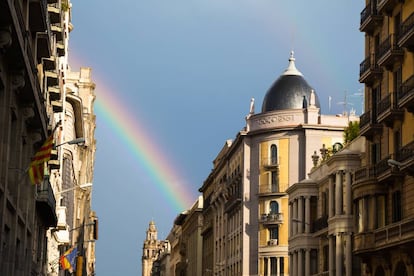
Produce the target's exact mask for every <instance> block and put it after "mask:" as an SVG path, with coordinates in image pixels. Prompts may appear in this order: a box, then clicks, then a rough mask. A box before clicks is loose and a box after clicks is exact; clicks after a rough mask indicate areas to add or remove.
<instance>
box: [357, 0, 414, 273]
mask: <svg viewBox="0 0 414 276" xmlns="http://www.w3.org/2000/svg"><path fill="white" fill-rule="evenodd" d="M365 3H366V6H365V8H364V9H363V10H362V11H361V18H360V31H361V32H364V33H365V47H364V54H365V56H364V60H363V61H362V62H361V64H360V75H359V76H360V78H359V81H360V82H361V83H364V84H365V110H366V112H365V113H364V114H362V115H361V123H360V134H361V135H363V136H365V138H366V139H367V142H366V149H367V154H366V158H365V160H364V163H363V165H364V166H363V167H362V168H361V169H359V170H357V171H356V172H355V182H354V184H353V194H354V202H355V205H354V208H355V213H356V216H357V217H358V221H357V222H356V225H355V226H356V229H355V232H356V233H355V241H354V244H355V247H354V251H353V253H354V254H355V255H356V256H358V257H360V258H361V259H362V263H363V264H362V272H361V273H362V275H412V274H413V273H414V270H413V265H412V260H413V258H414V255H413V253H412V250H410V249H408V248H412V246H413V245H414V235H413V231H412V229H413V226H414V205H413V204H414V203H413V202H414V200H413V199H414V189H413V188H412V187H414V186H413V184H414V178H413V168H414V159H413V156H414V128H413V127H412V126H413V125H414V116H413V110H414V108H413V107H414V100H413V99H414V81H413V80H414V67H413V66H414V62H413V60H414V59H413V49H414V47H413V46H414V43H413V41H414V39H413V37H414V36H413V34H414V26H413V24H412V22H413V18H414V15H413V14H414V2H413V1H385V0H381V1H365ZM391 160H392V161H391ZM390 161H391V162H390ZM405 248H407V249H405Z"/></svg>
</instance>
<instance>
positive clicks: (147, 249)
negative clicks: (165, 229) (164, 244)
mask: <svg viewBox="0 0 414 276" xmlns="http://www.w3.org/2000/svg"><path fill="white" fill-rule="evenodd" d="M157 234H158V231H157V228H156V227H155V223H154V221H152V220H151V221H150V223H149V226H148V230H147V237H146V239H145V241H144V246H143V248H142V276H150V275H151V270H152V265H153V263H154V261H155V260H156V259H157V256H158V251H159V241H158V240H157Z"/></svg>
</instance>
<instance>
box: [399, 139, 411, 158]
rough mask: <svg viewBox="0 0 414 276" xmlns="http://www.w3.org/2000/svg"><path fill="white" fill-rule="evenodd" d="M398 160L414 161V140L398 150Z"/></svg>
mask: <svg viewBox="0 0 414 276" xmlns="http://www.w3.org/2000/svg"><path fill="white" fill-rule="evenodd" d="M398 161H400V162H407V161H414V141H412V142H410V143H408V144H407V145H405V146H403V147H402V148H401V149H400V150H399V151H398Z"/></svg>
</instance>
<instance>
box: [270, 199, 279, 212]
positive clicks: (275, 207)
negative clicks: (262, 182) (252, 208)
mask: <svg viewBox="0 0 414 276" xmlns="http://www.w3.org/2000/svg"><path fill="white" fill-rule="evenodd" d="M270 213H271V214H278V213H279V204H278V203H277V202H276V201H270Z"/></svg>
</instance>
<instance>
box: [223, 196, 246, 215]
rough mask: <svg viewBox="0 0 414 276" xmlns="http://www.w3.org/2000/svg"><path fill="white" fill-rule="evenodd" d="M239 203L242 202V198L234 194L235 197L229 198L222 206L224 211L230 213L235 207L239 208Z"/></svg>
mask: <svg viewBox="0 0 414 276" xmlns="http://www.w3.org/2000/svg"><path fill="white" fill-rule="evenodd" d="M241 202H242V198H241V196H240V195H237V194H235V195H232V196H230V197H229V198H228V199H227V201H226V203H225V204H224V211H225V212H230V211H231V210H233V209H234V208H235V207H236V206H239V205H240V203H241Z"/></svg>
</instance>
